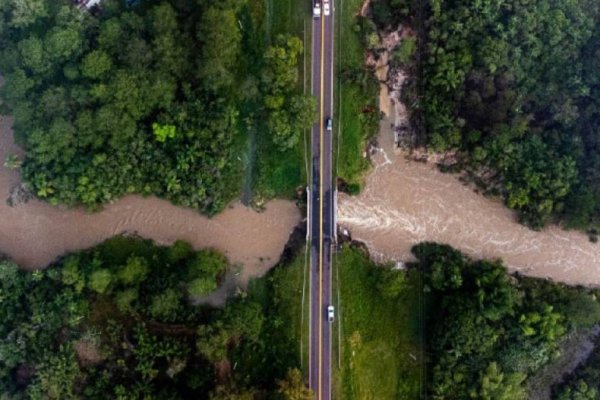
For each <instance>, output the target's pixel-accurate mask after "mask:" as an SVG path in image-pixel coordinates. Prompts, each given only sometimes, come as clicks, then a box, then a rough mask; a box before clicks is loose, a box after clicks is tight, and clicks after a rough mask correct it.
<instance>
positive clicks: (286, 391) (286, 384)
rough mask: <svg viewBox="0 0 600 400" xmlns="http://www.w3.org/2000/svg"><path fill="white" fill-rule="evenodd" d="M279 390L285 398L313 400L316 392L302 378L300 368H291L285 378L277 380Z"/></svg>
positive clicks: (285, 399)
mask: <svg viewBox="0 0 600 400" xmlns="http://www.w3.org/2000/svg"><path fill="white" fill-rule="evenodd" d="M277 386H278V389H277V390H278V392H279V394H280V395H281V397H282V398H283V399H284V400H312V399H314V397H315V394H314V393H313V391H312V390H310V389H309V388H308V387H307V386H306V384H305V383H304V379H302V373H301V372H300V370H298V369H296V368H293V369H290V370H289V371H288V373H287V375H286V378H285V379H282V380H280V381H277Z"/></svg>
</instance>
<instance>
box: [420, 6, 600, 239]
mask: <svg viewBox="0 0 600 400" xmlns="http://www.w3.org/2000/svg"><path fill="white" fill-rule="evenodd" d="M599 27H600V7H599V6H598V3H597V2H595V1H589V0H585V1H555V0H535V1H532V2H527V3H514V2H511V1H505V0H492V1H484V2H447V1H441V0H432V1H430V2H429V3H428V16H427V20H426V22H425V31H426V36H427V41H426V42H425V43H422V44H421V46H422V51H423V53H424V59H423V74H424V75H423V91H424V92H423V104H422V110H423V115H424V117H425V120H426V125H427V141H428V143H429V145H431V146H432V147H433V148H435V149H437V150H448V149H459V150H460V151H461V152H462V153H463V154H464V155H466V157H464V159H463V161H464V164H463V166H465V167H468V169H469V170H470V171H473V172H475V173H476V174H478V175H484V176H485V179H484V182H483V183H485V184H487V185H489V187H490V188H499V189H500V193H501V194H502V195H503V196H504V197H505V200H506V204H507V205H508V206H509V207H511V208H513V209H516V210H518V212H519V214H520V216H521V220H522V221H523V222H524V223H526V224H528V225H530V226H532V227H534V228H539V227H541V226H543V225H544V224H545V223H546V222H547V220H548V219H549V217H552V216H559V217H561V218H562V219H564V220H565V221H566V222H567V223H568V224H569V226H571V227H576V228H581V229H586V228H587V227H589V226H590V224H594V223H598V220H599V215H600V180H599V179H598V178H599V176H600V158H599V156H598V154H599V153H598V148H599V147H598V144H599V141H598V137H599V136H598V132H599V131H600V125H599V122H598V121H600V118H599V116H600V107H598V99H599V97H598V96H599V94H600V91H599V90H600V73H599V72H598V71H600V69H599V68H598V65H597V64H598V61H597V60H598V54H599V49H600V40H598V39H599V38H600V29H599Z"/></svg>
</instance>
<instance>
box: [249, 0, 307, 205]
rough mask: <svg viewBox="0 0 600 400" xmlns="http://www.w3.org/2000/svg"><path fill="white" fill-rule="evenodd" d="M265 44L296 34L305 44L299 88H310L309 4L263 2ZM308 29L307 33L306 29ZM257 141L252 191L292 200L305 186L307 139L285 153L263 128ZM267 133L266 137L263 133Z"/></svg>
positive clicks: (287, 0) (282, 0) (285, 0)
mask: <svg viewBox="0 0 600 400" xmlns="http://www.w3.org/2000/svg"><path fill="white" fill-rule="evenodd" d="M264 14H265V28H264V35H265V43H266V45H268V44H269V43H271V42H272V41H273V40H274V39H275V38H276V37H277V35H280V34H289V35H295V36H297V37H299V38H301V39H302V40H303V41H304V44H305V46H304V49H305V52H304V58H303V59H301V60H300V62H299V66H298V67H299V71H298V72H299V78H300V79H299V82H298V86H299V87H298V89H299V90H304V89H305V88H307V89H308V88H309V85H308V80H309V79H310V74H309V73H307V74H305V72H304V68H305V66H306V68H307V71H310V33H311V32H310V20H311V14H310V3H307V2H303V1H296V0H264ZM305 27H306V30H305ZM258 131H259V132H258V134H257V140H256V155H255V157H256V168H255V175H256V177H255V179H256V182H255V183H254V184H253V189H254V190H253V191H254V193H255V194H256V195H258V197H263V198H272V197H283V198H290V197H292V196H293V195H294V189H296V188H297V187H298V186H305V185H306V182H307V172H306V167H305V157H306V155H305V152H306V150H305V140H304V138H301V139H300V141H299V142H298V145H297V146H296V147H294V148H293V149H290V150H289V151H286V152H281V151H279V150H277V149H276V147H275V146H274V145H273V143H272V142H271V138H270V137H268V136H267V134H266V132H265V130H264V129H261V128H260V127H259V128H258ZM262 132H265V134H261V133H262Z"/></svg>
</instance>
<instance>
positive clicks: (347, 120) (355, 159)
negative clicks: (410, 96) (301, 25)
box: [335, 0, 380, 193]
mask: <svg viewBox="0 0 600 400" xmlns="http://www.w3.org/2000/svg"><path fill="white" fill-rule="evenodd" d="M362 3H363V2H362V1H361V0H344V1H342V2H339V3H338V5H339V7H338V9H339V11H338V13H337V17H338V20H337V21H336V24H337V27H338V29H337V41H336V46H337V53H336V54H337V57H336V63H337V67H336V68H337V72H338V74H339V75H338V87H337V88H336V93H335V95H336V97H339V98H337V99H336V101H337V102H338V103H337V104H339V115H337V118H338V119H339V135H338V136H337V140H338V142H339V145H338V146H339V153H337V152H336V168H337V170H336V175H337V177H338V178H340V179H341V180H343V181H344V182H345V183H346V188H345V190H347V191H348V192H350V193H358V191H360V188H361V185H362V183H363V180H364V177H365V173H366V172H367V171H368V168H369V162H368V160H367V159H366V158H365V157H364V154H363V153H364V152H365V151H366V149H367V143H368V140H369V139H370V138H371V137H373V136H374V135H375V133H376V132H377V129H378V127H379V119H380V114H379V107H378V105H377V93H378V92H377V90H378V87H379V86H378V83H377V79H376V78H375V76H374V71H373V70H372V69H370V68H367V67H366V65H365V62H366V59H365V51H364V49H365V45H366V41H367V39H368V34H369V33H372V30H370V28H371V24H370V20H369V19H368V18H365V17H360V16H357V13H358V12H359V11H360V7H361V4H362ZM337 90H339V92H338V91H337ZM338 93H339V96H337V95H338ZM337 111H338V110H337V109H336V114H337Z"/></svg>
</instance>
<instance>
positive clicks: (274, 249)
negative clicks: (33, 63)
mask: <svg viewBox="0 0 600 400" xmlns="http://www.w3.org/2000/svg"><path fill="white" fill-rule="evenodd" d="M11 126H12V119H11V118H8V117H0V252H2V253H5V254H7V255H8V256H10V257H11V258H13V259H14V260H15V261H16V262H18V263H19V264H20V265H22V266H23V267H25V268H40V267H43V266H45V265H47V264H48V263H50V262H52V261H53V260H54V259H56V257H58V256H60V255H62V254H64V253H66V252H70V251H74V250H79V249H84V248H87V247H91V246H93V245H95V244H97V243H99V242H101V241H103V240H105V239H107V238H109V237H111V236H113V235H117V234H121V233H137V234H139V235H140V236H142V237H145V238H149V239H153V240H155V241H156V242H157V243H159V244H169V243H172V242H173V241H175V240H177V239H183V240H186V241H188V242H190V243H191V244H192V245H193V246H194V247H195V248H203V247H213V248H215V249H218V250H221V251H223V252H224V253H225V254H226V255H227V257H228V258H229V260H230V262H231V263H233V264H239V265H242V266H243V268H242V270H241V272H240V273H239V275H236V282H237V283H239V284H241V285H245V284H246V283H247V281H248V279H249V278H250V277H252V276H258V275H262V274H264V273H265V272H266V271H267V270H268V269H269V268H270V267H272V266H273V265H274V264H275V263H276V262H277V261H278V259H279V257H280V255H281V252H282V250H283V248H284V245H285V244H286V242H287V240H288V237H289V235H290V233H291V232H292V230H293V229H294V227H295V226H296V225H297V224H298V222H299V221H300V217H301V216H300V212H299V210H298V209H297V207H296V206H295V205H294V204H293V203H292V202H290V201H283V200H276V201H272V202H270V203H268V204H267V205H266V209H265V211H264V212H261V213H258V212H255V211H253V210H251V209H249V208H247V207H244V206H243V205H242V204H240V203H239V202H236V203H233V204H232V205H231V206H230V207H229V208H227V209H226V210H225V211H223V212H222V213H220V214H219V215H217V216H215V217H213V218H210V219H209V218H206V217H204V216H202V215H200V214H198V213H197V212H196V211H194V210H191V209H185V208H181V207H176V206H174V205H172V204H171V203H169V202H167V201H164V200H160V199H157V198H153V197H150V198H143V197H140V196H127V197H125V198H123V199H121V200H119V201H117V202H115V203H114V204H110V205H108V206H107V207H106V208H105V209H104V210H102V211H101V212H98V213H94V214H90V213H87V212H85V211H84V210H81V209H70V210H64V209H60V208H57V207H52V206H50V205H49V204H47V203H44V202H41V201H39V200H36V199H33V200H30V201H29V202H27V203H21V204H17V205H15V206H13V207H11V206H9V205H8V204H7V203H6V202H5V201H4V199H7V198H8V197H9V194H10V192H11V190H12V189H13V188H14V187H15V186H17V185H18V184H19V183H20V176H19V172H18V171H14V170H9V169H7V168H5V167H3V166H2V164H3V163H4V160H5V157H6V155H7V154H19V155H22V151H21V150H20V149H19V148H18V146H16V145H15V144H14V142H13V135H12V130H11Z"/></svg>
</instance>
